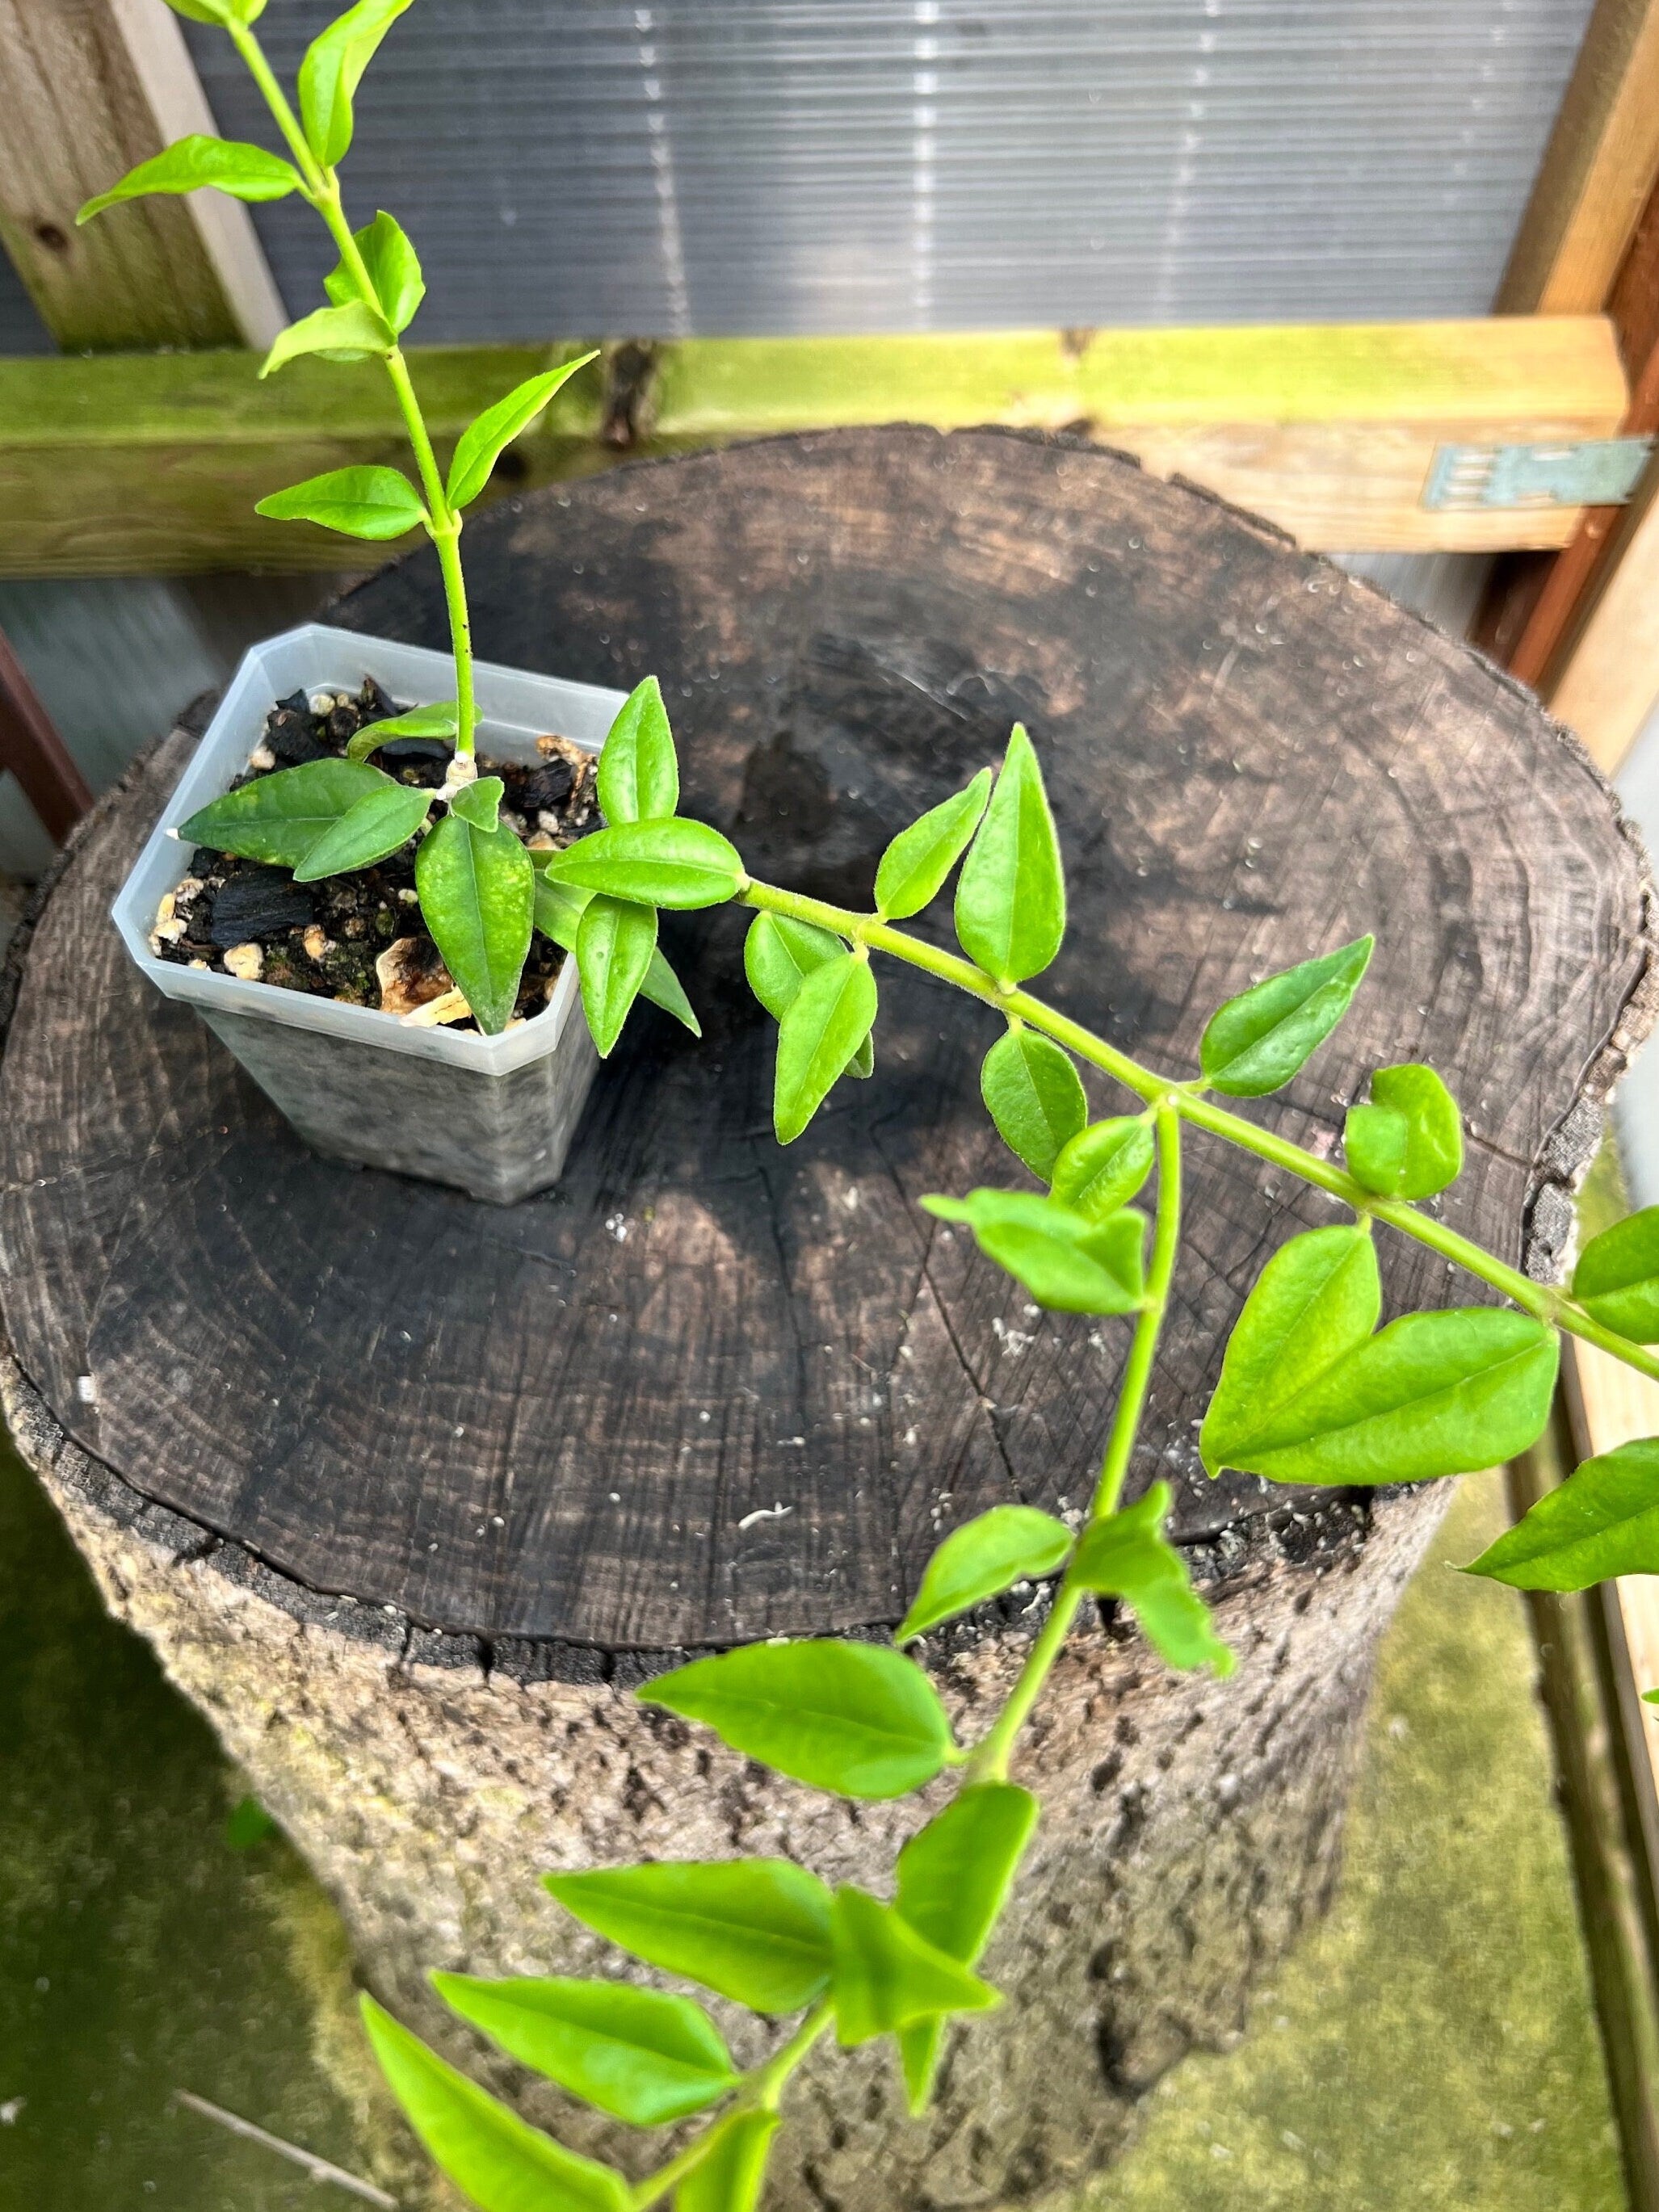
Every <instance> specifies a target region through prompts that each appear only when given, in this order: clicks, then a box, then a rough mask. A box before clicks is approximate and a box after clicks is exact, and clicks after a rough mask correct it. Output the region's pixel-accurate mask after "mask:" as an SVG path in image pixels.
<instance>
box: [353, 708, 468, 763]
mask: <svg viewBox="0 0 1659 2212" xmlns="http://www.w3.org/2000/svg"><path fill="white" fill-rule="evenodd" d="M460 714H461V710H460V708H459V704H458V703H457V702H456V701H454V700H453V699H447V700H445V701H444V702H443V703H442V704H441V705H440V706H435V707H411V708H410V710H409V712H408V713H407V714H393V715H392V717H391V719H390V720H387V721H384V722H369V723H368V724H367V725H366V726H364V727H363V728H362V729H361V730H359V731H358V732H356V736H355V737H351V738H348V739H347V740H346V758H347V759H348V760H367V759H368V757H369V755H370V754H371V753H377V752H379V750H380V747H381V746H382V745H389V744H391V743H392V740H393V739H394V738H453V736H454V735H455V733H456V732H457V731H458V730H459V728H460V726H461V723H460Z"/></svg>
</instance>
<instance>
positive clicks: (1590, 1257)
mask: <svg viewBox="0 0 1659 2212" xmlns="http://www.w3.org/2000/svg"><path fill="white" fill-rule="evenodd" d="M1572 1294H1573V1296H1574V1297H1575V1298H1577V1301H1578V1303H1579V1304H1580V1305H1581V1306H1583V1309H1584V1310H1585V1312H1586V1313H1588V1314H1589V1315H1590V1316H1592V1317H1593V1318H1594V1319H1595V1320H1596V1321H1599V1322H1601V1324H1602V1326H1603V1327H1604V1328H1612V1329H1617V1330H1618V1332H1619V1334H1620V1336H1625V1337H1628V1338H1629V1339H1630V1340H1631V1342H1632V1344H1659V1206H1644V1207H1643V1209H1642V1211H1641V1212H1639V1213H1632V1215H1631V1216H1630V1217H1629V1218H1628V1219H1627V1220H1624V1221H1615V1222H1614V1223H1613V1226H1612V1228H1611V1229H1604V1230H1603V1231H1601V1235H1600V1236H1599V1237H1591V1239H1590V1241H1589V1243H1588V1244H1587V1245H1585V1247H1584V1249H1583V1253H1582V1254H1581V1255H1580V1257H1579V1261H1578V1265H1577V1267H1575V1268H1574V1269H1573V1271H1572Z"/></svg>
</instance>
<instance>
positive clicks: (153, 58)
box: [0, 0, 287, 351]
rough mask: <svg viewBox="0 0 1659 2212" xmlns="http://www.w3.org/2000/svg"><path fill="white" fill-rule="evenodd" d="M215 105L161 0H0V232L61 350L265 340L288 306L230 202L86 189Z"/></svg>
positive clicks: (208, 125) (197, 125)
mask: <svg viewBox="0 0 1659 2212" xmlns="http://www.w3.org/2000/svg"><path fill="white" fill-rule="evenodd" d="M214 129H215V125H214V122H213V118H212V116H211V115H210V112H209V111H208V105H207V100H206V97H205V95H204V93H203V90H202V87H201V82H200V80H199V79H198V78H197V75H196V70H195V68H194V66H193V64H191V58H190V52H189V49H188V48H187V47H186V46H185V40H184V34H183V33H182V31H181V30H180V28H179V20H178V18H177V17H176V16H175V15H173V14H172V13H171V11H170V10H169V9H167V7H166V6H165V5H164V4H163V0H0V244H3V246H4V247H5V249H6V252H8V253H9V256H10V257H11V259H12V260H13V262H14V263H15V264H16V268H17V271H18V274H19V275H20V276H21V278H22V280H23V283H24V284H25V286H26V287H27V290H28V292H29V295H30V297H31V298H32V299H33V301H34V304H35V306H36V307H38V308H39V309H40V316H41V319H42V320H43V321H44V322H45V324H46V327H47V329H48V330H50V331H51V332H52V336H53V337H55V338H56V339H57V340H58V343H59V344H60V345H61V346H63V347H64V348H65V349H68V350H70V351H80V350H82V349H96V350H107V349H113V348H125V347H131V346H161V345H174V346H224V345H252V346H260V347H263V346H265V345H268V344H269V343H270V340H271V338H272V337H274V336H275V334H276V331H278V330H280V329H281V327H282V326H283V323H284V322H285V321H286V320H287V316H286V314H285V313H284V312H283V303H282V301H281V299H280V298H279V297H278V295H277V292H276V286H275V284H274V283H272V282H271V277H270V270H269V269H268V268H267V266H266V264H265V258H264V252H263V251H262V249H261V247H260V246H259V242H258V238H257V236H256V235H255V233H254V229H253V226H252V222H251V221H250V220H249V216H248V212H247V210H246V208H245V207H244V206H243V205H242V204H241V203H240V201H237V200H231V199H227V198H226V197H224V196H223V195H222V193H219V192H212V191H202V192H192V193H191V194H189V195H188V196H187V197H182V198H155V199H147V200H141V201H136V202H133V203H131V204H129V205H127V206H124V207H118V208H112V209H111V210H110V211H109V212H108V214H107V215H104V216H100V218H99V219H98V221H97V222H95V223H93V224H89V225H88V228H86V229H85V230H80V231H77V230H76V227H75V212H76V209H77V208H78V207H80V206H81V204H82V202H83V201H85V200H87V199H88V198H90V197H91V196H92V195H93V194H94V192H98V191H103V190H104V189H105V188H106V186H107V185H111V184H112V183H114V181H115V179H117V178H118V177H119V176H121V175H123V174H124V173H125V171H126V170H128V169H130V168H131V167H133V165H134V164H135V163H136V162H138V161H147V160H148V159H149V157H150V156H151V155H154V154H158V153H160V152H161V149H162V148H163V147H164V146H166V145H168V144H170V143H171V142H172V141H173V139H175V138H179V137H184V136H185V133H186V132H189V131H206V132H212V131H214Z"/></svg>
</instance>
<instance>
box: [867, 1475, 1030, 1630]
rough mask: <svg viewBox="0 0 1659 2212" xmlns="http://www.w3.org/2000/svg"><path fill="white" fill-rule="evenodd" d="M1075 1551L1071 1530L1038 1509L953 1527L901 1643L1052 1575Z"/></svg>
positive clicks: (999, 1508) (1003, 1508)
mask: <svg viewBox="0 0 1659 2212" xmlns="http://www.w3.org/2000/svg"><path fill="white" fill-rule="evenodd" d="M1071 1548H1072V1532H1071V1530H1070V1529H1069V1528H1067V1527H1066V1523H1065V1522H1063V1521H1056V1520H1055V1518H1054V1515H1053V1514H1052V1513H1040V1512H1039V1511H1038V1510H1037V1509H1036V1506H1034V1505H994V1506H992V1508H991V1510H989V1512H988V1513H981V1514H980V1515H979V1516H977V1517H976V1518H975V1519H974V1520H972V1521H969V1522H965V1523H964V1524H963V1527H962V1528H953V1529H952V1530H951V1534H949V1535H948V1536H947V1537H946V1538H945V1541H944V1542H943V1543H942V1544H941V1545H940V1546H939V1549H938V1550H937V1551H936V1552H935V1553H933V1558H932V1559H929V1560H928V1562H927V1568H926V1570H925V1571H924V1572H923V1574H922V1577H921V1589H919V1590H918V1591H917V1592H916V1595H915V1600H914V1601H913V1602H912V1604H911V1607H910V1610H909V1611H908V1613H906V1614H905V1616H904V1618H903V1620H902V1621H901V1622H900V1623H899V1626H898V1627H897V1629H896V1631H895V1635H896V1638H897V1641H898V1642H899V1643H901V1644H903V1643H906V1642H908V1639H909V1638H911V1637H913V1636H920V1635H921V1633H922V1632H923V1631H924V1630H925V1629H929V1628H933V1627H935V1626H937V1625H938V1623H939V1622H940V1621H941V1620H949V1619H950V1618H951V1614H952V1613H966V1612H967V1611H968V1609H969V1607H971V1606H975V1605H982V1604H983V1603H984V1602H985V1601H986V1599H987V1598H991V1597H996V1596H998V1595H1000V1593H1001V1592H1002V1591H1004V1590H1006V1589H1012V1587H1013V1585H1014V1584H1015V1583H1018V1582H1025V1581H1028V1580H1030V1577H1033V1576H1035V1575H1049V1574H1052V1573H1053V1572H1054V1569H1055V1568H1056V1567H1058V1566H1059V1565H1060V1564H1061V1563H1062V1561H1063V1560H1064V1559H1065V1558H1066V1554H1067V1553H1069V1552H1070V1550H1071Z"/></svg>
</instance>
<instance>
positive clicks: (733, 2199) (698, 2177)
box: [674, 2112, 781, 2212]
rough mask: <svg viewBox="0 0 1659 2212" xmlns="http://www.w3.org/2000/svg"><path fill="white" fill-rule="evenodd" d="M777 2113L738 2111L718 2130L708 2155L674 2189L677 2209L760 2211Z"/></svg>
mask: <svg viewBox="0 0 1659 2212" xmlns="http://www.w3.org/2000/svg"><path fill="white" fill-rule="evenodd" d="M780 2118H781V2116H780V2115H779V2114H778V2113H776V2112H734V2113H733V2114H732V2118H730V2119H729V2120H722V2121H721V2123H720V2126H719V2127H718V2128H717V2129H716V2130H714V2141H713V2142H712V2144H711V2145H710V2147H709V2151H708V2156H707V2157H706V2158H705V2159H704V2160H702V2164H701V2165H700V2166H696V2167H695V2168H694V2169H693V2171H692V2172H690V2173H689V2174H688V2175H687V2176H686V2178H685V2179H684V2181H683V2182H681V2184H680V2185H679V2187H678V2190H676V2191H675V2192H674V2212H756V2208H757V2206H758V2204H759V2203H760V2200H761V2187H762V2185H763V2182H764V2181H765V2179H766V2155H767V2153H768V2152H769V2150H770V2149H771V2148H772V2138H773V2136H775V2134H776V2133H777V2131H778V2126H779V2123H780Z"/></svg>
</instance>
